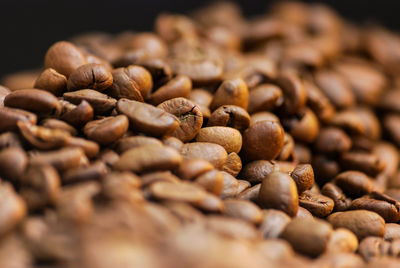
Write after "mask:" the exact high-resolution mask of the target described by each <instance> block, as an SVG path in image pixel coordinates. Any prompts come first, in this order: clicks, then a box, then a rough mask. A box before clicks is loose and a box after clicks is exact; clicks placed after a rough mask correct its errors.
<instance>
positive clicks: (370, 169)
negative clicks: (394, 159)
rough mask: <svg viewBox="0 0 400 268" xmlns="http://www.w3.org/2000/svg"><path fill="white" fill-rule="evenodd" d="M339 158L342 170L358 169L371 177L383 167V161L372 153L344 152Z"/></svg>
mask: <svg viewBox="0 0 400 268" xmlns="http://www.w3.org/2000/svg"><path fill="white" fill-rule="evenodd" d="M340 158H341V159H340V164H341V167H342V168H343V169H344V170H359V171H361V172H364V173H365V174H367V175H369V176H372V177H375V176H376V175H378V174H379V173H380V172H382V171H383V170H384V168H385V163H384V162H381V161H380V160H379V158H378V157H377V156H376V155H374V154H372V153H364V152H346V153H344V154H342V155H341V157H340Z"/></svg>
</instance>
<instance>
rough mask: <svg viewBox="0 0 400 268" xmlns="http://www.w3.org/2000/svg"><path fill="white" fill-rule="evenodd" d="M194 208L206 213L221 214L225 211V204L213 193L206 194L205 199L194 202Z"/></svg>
mask: <svg viewBox="0 0 400 268" xmlns="http://www.w3.org/2000/svg"><path fill="white" fill-rule="evenodd" d="M191 204H192V205H193V206H194V207H196V208H198V209H200V210H202V211H204V212H205V213H217V214H221V213H222V212H223V211H224V208H225V207H224V203H223V202H222V200H221V199H219V198H218V197H217V196H215V195H214V194H212V193H208V192H206V193H205V196H204V198H203V199H201V200H198V201H195V202H192V203H191Z"/></svg>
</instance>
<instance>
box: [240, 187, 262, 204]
mask: <svg viewBox="0 0 400 268" xmlns="http://www.w3.org/2000/svg"><path fill="white" fill-rule="evenodd" d="M260 188H261V183H258V184H256V185H254V186H253V187H249V188H246V189H245V190H243V191H241V192H240V193H239V194H238V195H237V198H239V199H245V200H250V201H252V202H254V203H257V204H258V203H259V201H258V198H259V194H260ZM260 205H261V203H260Z"/></svg>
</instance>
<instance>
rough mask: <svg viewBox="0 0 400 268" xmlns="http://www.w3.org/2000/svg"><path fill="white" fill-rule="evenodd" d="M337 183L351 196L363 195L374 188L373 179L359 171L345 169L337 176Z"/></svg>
mask: <svg viewBox="0 0 400 268" xmlns="http://www.w3.org/2000/svg"><path fill="white" fill-rule="evenodd" d="M335 183H336V185H337V186H339V187H340V188H341V189H342V190H343V191H344V192H345V193H346V194H348V195H350V196H361V195H364V194H368V193H370V192H371V191H372V190H373V186H372V182H371V179H370V178H369V177H368V176H367V175H365V174H364V173H362V172H359V171H345V172H342V173H340V174H339V175H337V176H336V177H335Z"/></svg>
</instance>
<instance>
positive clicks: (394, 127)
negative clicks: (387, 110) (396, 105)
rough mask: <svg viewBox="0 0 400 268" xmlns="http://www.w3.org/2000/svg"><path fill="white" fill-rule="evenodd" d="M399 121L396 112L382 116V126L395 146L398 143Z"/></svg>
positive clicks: (399, 138)
mask: <svg viewBox="0 0 400 268" xmlns="http://www.w3.org/2000/svg"><path fill="white" fill-rule="evenodd" d="M399 122H400V116H399V115H397V114H388V115H386V116H385V117H384V118H383V126H384V127H385V129H386V131H387V132H388V134H389V136H390V138H391V139H392V140H393V141H394V143H395V144H396V145H397V146H398V145H399V144H400V127H399Z"/></svg>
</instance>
